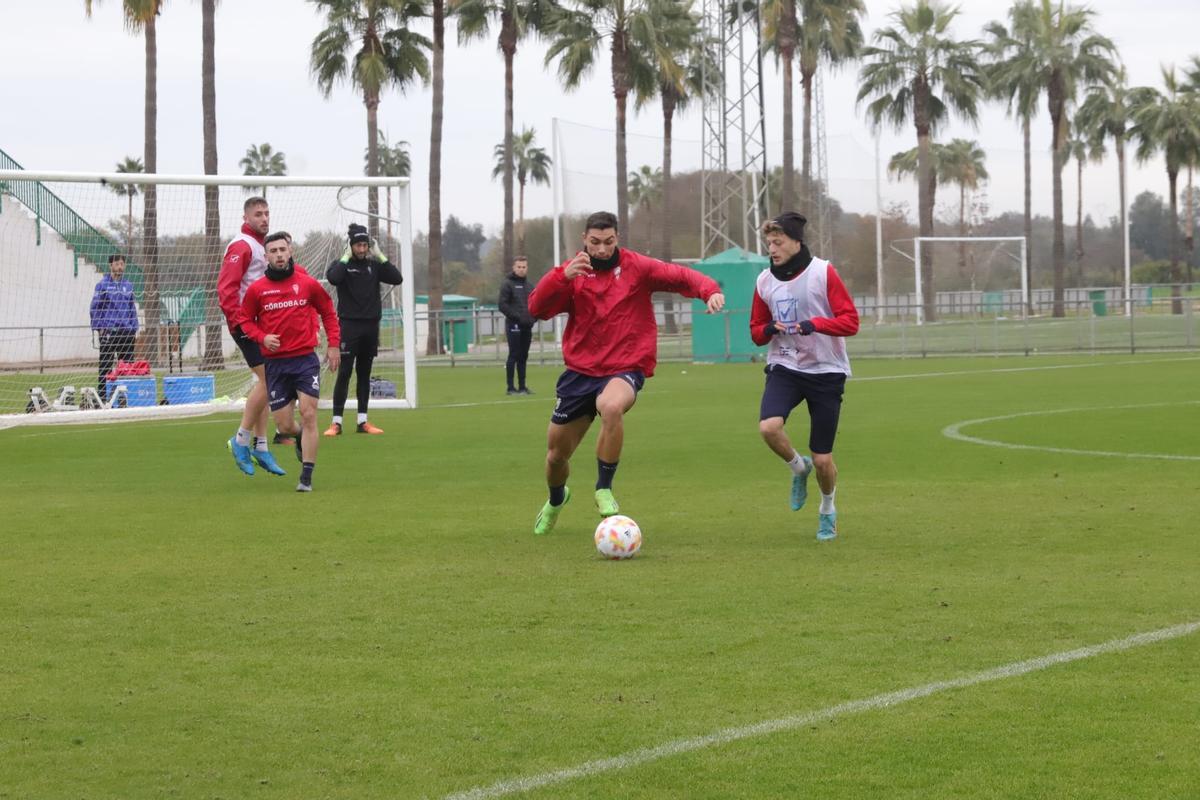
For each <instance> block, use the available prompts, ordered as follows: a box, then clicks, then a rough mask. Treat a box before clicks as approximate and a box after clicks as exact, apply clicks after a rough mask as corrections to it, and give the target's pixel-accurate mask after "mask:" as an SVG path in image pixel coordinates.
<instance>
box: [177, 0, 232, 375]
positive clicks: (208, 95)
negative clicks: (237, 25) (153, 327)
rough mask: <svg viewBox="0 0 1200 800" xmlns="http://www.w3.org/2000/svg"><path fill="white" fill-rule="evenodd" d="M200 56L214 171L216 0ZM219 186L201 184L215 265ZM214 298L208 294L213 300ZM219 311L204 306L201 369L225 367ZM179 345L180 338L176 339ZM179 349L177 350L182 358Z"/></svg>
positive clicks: (209, 164)
mask: <svg viewBox="0 0 1200 800" xmlns="http://www.w3.org/2000/svg"><path fill="white" fill-rule="evenodd" d="M201 14H202V16H203V20H202V22H201V27H202V33H201V37H200V38H201V51H202V53H201V58H200V83H201V88H200V105H201V106H202V110H203V116H204V122H203V127H204V174H205V175H216V174H217V86H216V83H217V81H216V14H217V0H203V2H202V4H201ZM218 190H219V187H217V186H205V187H204V263H205V264H209V265H211V266H212V268H213V269H216V268H217V266H218V265H219V264H220V254H221V205H220V195H219V191H218ZM213 299H214V298H211V297H210V298H209V300H210V301H211V300H213ZM220 316H221V315H220V313H218V311H217V309H215V308H213V309H212V315H211V317H210V315H209V308H208V307H207V306H206V308H205V313H204V319H205V326H204V358H203V361H202V364H203V367H204V369H208V370H217V369H224V368H225V356H224V354H223V353H222V352H221V323H220ZM179 346H180V349H181V350H182V348H183V342H180V343H179ZM182 356H183V353H182V352H180V360H181V361H182Z"/></svg>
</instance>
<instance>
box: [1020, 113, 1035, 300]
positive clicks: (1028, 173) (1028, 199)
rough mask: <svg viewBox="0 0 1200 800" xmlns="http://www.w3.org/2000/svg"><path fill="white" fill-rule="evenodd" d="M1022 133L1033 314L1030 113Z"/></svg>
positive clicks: (1028, 268)
mask: <svg viewBox="0 0 1200 800" xmlns="http://www.w3.org/2000/svg"><path fill="white" fill-rule="evenodd" d="M1021 134H1022V138H1023V140H1024V148H1025V273H1026V277H1027V279H1028V281H1029V307H1028V308H1027V309H1026V312H1027V313H1028V314H1029V315H1030V316H1033V286H1032V284H1033V158H1032V149H1033V147H1032V140H1033V137H1032V135H1031V132H1030V116H1029V115H1025V117H1023V118H1022V119H1021Z"/></svg>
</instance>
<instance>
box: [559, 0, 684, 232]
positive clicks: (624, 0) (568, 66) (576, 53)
mask: <svg viewBox="0 0 1200 800" xmlns="http://www.w3.org/2000/svg"><path fill="white" fill-rule="evenodd" d="M571 4H572V6H574V8H571V9H564V10H562V11H560V12H558V13H556V14H555V15H554V19H553V21H552V22H551V25H550V27H549V31H548V32H549V33H550V35H551V37H552V41H551V44H550V48H549V50H548V51H547V52H546V58H545V63H546V64H547V65H548V64H550V63H551V62H552V61H554V60H555V59H558V74H559V77H560V78H562V80H563V83H564V84H565V85H566V87H567V88H568V89H574V88H576V87H578V86H579V84H580V82H581V81H582V80H583V78H584V77H585V76H586V75H587V74H588V73H589V72H591V69H592V67H593V66H594V65H595V62H596V58H597V56H598V54H599V51H600V45H601V43H602V42H603V41H605V40H606V39H607V40H608V43H609V53H610V57H611V58H610V64H611V70H612V86H613V97H614V99H615V100H616V128H617V148H616V149H617V225H618V227H619V230H622V231H624V230H626V229H627V228H628V226H629V185H628V172H627V169H628V167H627V165H626V155H625V111H626V105H627V101H628V98H629V93H630V92H631V91H634V88H635V85H636V84H635V80H652V79H653V77H652V76H653V75H654V74H655V71H654V68H653V67H652V66H651V63H650V59H651V57H652V54H653V53H654V52H655V49H656V44H657V42H658V41H659V40H660V39H661V36H660V34H659V33H658V29H659V28H660V27H662V26H666V27H671V26H675V25H678V24H680V20H681V19H682V18H683V17H684V16H686V15H687V14H689V9H688V8H687V7H686V6H685V5H684V4H682V3H678V2H675V3H662V2H654V0H571Z"/></svg>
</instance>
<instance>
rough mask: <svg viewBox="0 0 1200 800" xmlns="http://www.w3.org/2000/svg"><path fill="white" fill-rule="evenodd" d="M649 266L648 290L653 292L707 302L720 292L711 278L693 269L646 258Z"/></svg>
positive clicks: (719, 288)
mask: <svg viewBox="0 0 1200 800" xmlns="http://www.w3.org/2000/svg"><path fill="white" fill-rule="evenodd" d="M646 264H647V265H649V267H650V269H649V273H650V288H651V290H652V291H655V292H675V293H676V294H681V295H683V296H684V297H694V298H696V299H697V300H704V301H706V302H707V301H708V298H710V297H712V296H713V295H714V294H717V293H718V292H720V291H721V287H720V286H719V285H718V284H717V282H716V281H714V280H713V279H712V278H710V277H708V276H707V275H705V274H704V273H702V272H697V271H696V270H694V269H688V268H687V267H681V266H679V265H678V264H668V263H667V262H665V261H659V260H658V259H656V258H646Z"/></svg>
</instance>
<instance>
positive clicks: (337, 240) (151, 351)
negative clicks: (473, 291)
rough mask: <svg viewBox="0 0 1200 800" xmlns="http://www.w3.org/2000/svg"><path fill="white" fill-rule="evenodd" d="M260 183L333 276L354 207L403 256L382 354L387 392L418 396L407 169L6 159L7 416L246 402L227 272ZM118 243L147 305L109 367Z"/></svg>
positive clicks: (2, 266) (8, 421)
mask: <svg viewBox="0 0 1200 800" xmlns="http://www.w3.org/2000/svg"><path fill="white" fill-rule="evenodd" d="M4 166H12V164H11V163H9V164H6V165H4ZM253 195H258V196H265V197H266V199H267V202H268V203H269V205H270V210H271V230H272V231H287V232H288V233H290V234H291V236H292V239H293V246H294V250H295V259H296V263H298V264H301V265H303V266H304V267H305V268H306V269H307V270H308V272H309V273H310V274H311V275H313V276H314V277H316V278H318V279H319V280H322V281H323V280H324V276H325V271H326V268H327V267H328V265H329V264H330V263H331V262H332V261H333V260H335V259H336V258H338V257H339V256H340V254H341V253H342V250H343V249H344V248H345V246H346V231H347V228H348V226H349V224H350V223H352V222H358V223H361V224H365V225H367V226H368V228H369V229H370V230H371V233H372V236H373V237H374V238H375V239H376V240H377V241H378V242H379V244H380V247H381V249H383V250H384V251H385V252H386V253H387V255H388V257H389V258H390V259H391V260H392V261H393V262H394V263H395V264H397V265H398V266H399V267H400V269H401V272H402V274H403V276H404V282H403V284H402V285H401V286H400V287H396V288H394V289H393V287H384V289H385V290H388V291H385V292H384V294H383V297H382V301H383V308H384V318H383V322H382V326H381V330H380V352H379V358H377V359H376V361H375V366H374V369H373V370H372V371H373V372H374V373H375V374H376V375H377V376H378V377H380V378H381V379H382V380H381V382H380V383H379V384H378V386H379V388H380V391H379V394H378V395H376V397H374V398H373V399H372V407H374V408H415V407H416V405H417V378H416V340H417V326H416V322H415V309H414V295H413V256H412V223H411V203H410V195H409V185H408V179H407V178H364V177H344V178H343V177H330V178H299V177H269V176H243V175H238V176H213V175H208V176H205V175H146V174H138V173H128V174H126V173H66V172H34V171H29V170H23V169H0V427H4V426H8V425H14V424H23V423H31V422H36V423H43V422H92V421H112V420H132V419H143V418H154V417H162V416H181V415H194V414H204V413H209V412H211V411H216V410H225V409H231V408H236V407H238V406H239V405H240V403H241V401H242V400H243V399H244V398H245V395H246V393H247V391H248V390H249V388H250V387H251V386H252V385H253V381H254V378H253V375H252V373H251V372H250V370H249V369H247V367H246V366H245V362H244V361H243V360H242V356H241V353H240V351H239V350H238V349H237V346H236V344H235V343H234V342H233V339H232V338H231V337H230V335H229V332H228V330H227V328H226V326H225V321H224V317H223V315H222V313H221V309H220V307H219V305H218V303H217V294H216V288H217V275H218V272H219V270H220V265H221V260H222V257H223V255H224V252H225V248H226V246H227V245H228V244H229V242H230V241H231V240H232V238H233V237H234V236H235V235H236V234H237V233H238V232H239V230H240V228H241V225H242V216H243V204H244V202H245V200H246V199H247V198H249V197H251V196H253ZM374 209H379V211H374ZM117 255H120V256H123V257H124V258H125V274H124V278H125V279H127V280H129V281H130V283H131V284H132V289H133V294H134V298H135V301H136V306H137V334H136V337H135V338H134V341H133V342H132V347H133V359H132V364H133V365H132V366H125V367H119V366H117V365H115V364H114V369H113V371H112V372H111V373H109V374H101V372H100V356H101V353H100V336H99V334H98V332H97V331H96V330H94V329H93V327H92V319H91V314H92V312H91V304H92V300H93V297H94V295H95V291H96V287H97V284H98V283H99V282H100V280H101V279H102V278H103V277H104V276H105V275H106V273H107V272H108V269H109V267H108V264H109V260H110V258H111V257H113V256H117ZM325 286H326V288H327V289H329V291H330V295H331V297H334V298H336V294H335V291H334V290H333V289H332V287H329V285H328V284H325ZM110 345H111V340H110ZM323 348H324V344H322V349H323ZM110 349H111V346H110ZM139 362H141V363H139ZM326 374H327V375H328V373H326ZM329 386H330V387H332V380H329ZM393 387H394V391H393ZM379 395H384V396H379Z"/></svg>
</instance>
